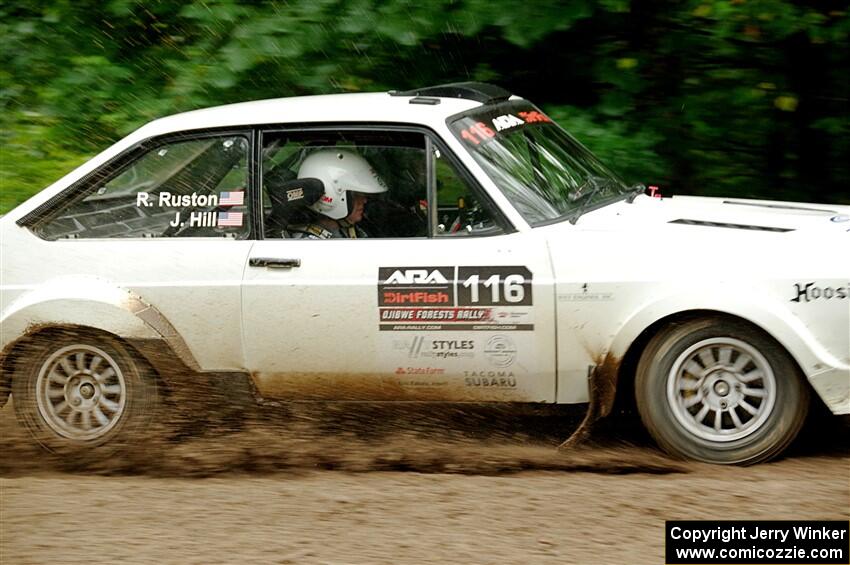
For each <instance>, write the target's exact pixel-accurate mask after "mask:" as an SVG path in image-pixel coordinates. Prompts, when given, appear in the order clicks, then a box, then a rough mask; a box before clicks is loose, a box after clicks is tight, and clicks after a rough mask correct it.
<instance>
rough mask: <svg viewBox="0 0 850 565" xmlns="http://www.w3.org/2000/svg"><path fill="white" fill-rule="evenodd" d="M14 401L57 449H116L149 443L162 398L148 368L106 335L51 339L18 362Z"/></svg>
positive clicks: (36, 433) (36, 432)
mask: <svg viewBox="0 0 850 565" xmlns="http://www.w3.org/2000/svg"><path fill="white" fill-rule="evenodd" d="M12 398H13V399H14V405H15V411H16V413H17V416H18V419H19V420H20V421H21V423H22V424H23V425H24V426H25V427H26V428H27V429H28V430H29V431H30V433H31V434H32V436H33V437H34V438H35V439H36V440H37V441H38V442H39V443H40V444H42V445H43V446H44V447H46V448H48V449H49V450H51V451H56V452H61V453H70V452H85V451H90V450H92V449H94V448H98V450H112V449H119V448H122V447H125V446H127V445H128V444H130V443H134V442H137V441H139V440H140V439H141V438H143V437H144V432H145V431H146V429H147V427H148V425H149V423H150V421H151V417H152V415H153V413H154V410H155V408H156V406H157V401H158V394H157V386H156V380H155V378H154V375H153V374H152V371H151V369H150V368H149V367H148V365H147V364H146V363H145V362H144V361H143V360H141V359H140V358H138V357H136V356H135V355H134V353H133V352H132V351H130V350H128V348H127V347H126V346H125V345H124V344H122V343H121V342H120V341H118V340H117V339H115V338H112V337H110V336H107V335H103V334H96V333H84V332H74V333H72V334H67V333H63V334H61V335H58V336H57V335H56V334H47V335H45V336H44V337H43V338H41V340H37V341H33V342H31V343H30V344H29V346H28V347H27V348H26V352H25V353H24V354H23V355H21V356H20V357H18V360H17V363H16V371H15V375H14V376H13V381H12Z"/></svg>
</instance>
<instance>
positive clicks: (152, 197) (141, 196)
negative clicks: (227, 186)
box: [136, 190, 245, 228]
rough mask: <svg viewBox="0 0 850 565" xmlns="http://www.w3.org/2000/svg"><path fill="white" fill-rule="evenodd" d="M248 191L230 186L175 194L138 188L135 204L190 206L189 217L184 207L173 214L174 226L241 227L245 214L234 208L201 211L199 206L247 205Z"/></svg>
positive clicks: (147, 206) (170, 223) (147, 205)
mask: <svg viewBox="0 0 850 565" xmlns="http://www.w3.org/2000/svg"><path fill="white" fill-rule="evenodd" d="M244 205H245V191H244V190H231V191H226V192H219V193H218V194H197V193H195V192H193V193H191V194H174V193H172V192H166V191H162V192H157V193H150V192H137V193H136V206H137V207H145V208H150V207H152V206H157V207H159V208H188V209H189V214H188V217H187V216H184V214H183V212H184V211H183V210H177V211H176V212H174V218H173V219H172V220H171V221H169V222H168V225H169V226H171V227H173V228H180V227H184V226H186V225H187V223H188V225H189V227H199V228H204V227H207V228H210V227H218V228H238V227H242V223H243V220H244V214H243V213H242V212H234V211H232V210H229V211H226V212H224V211H222V212H215V211H213V212H210V211H202V210H199V209H200V208H223V207H229V206H244Z"/></svg>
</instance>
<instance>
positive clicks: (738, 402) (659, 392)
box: [635, 318, 809, 465]
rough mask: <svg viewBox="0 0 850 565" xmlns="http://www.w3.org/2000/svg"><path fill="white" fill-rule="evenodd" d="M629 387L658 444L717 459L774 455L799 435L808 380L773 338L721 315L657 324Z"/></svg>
mask: <svg viewBox="0 0 850 565" xmlns="http://www.w3.org/2000/svg"><path fill="white" fill-rule="evenodd" d="M635 394H636V399H637V405H638V411H639V412H640V416H641V419H642V420H643V423H644V425H645V426H646V428H647V429H648V430H649V433H650V434H651V435H652V436H653V438H655V440H656V441H657V442H658V444H659V445H660V446H661V447H662V448H664V449H665V450H666V451H668V452H669V453H671V454H673V455H676V456H680V457H685V458H689V459H697V460H700V461H706V462H709V463H719V464H742V465H746V464H753V463H757V462H760V461H764V460H767V459H770V458H772V457H775V456H776V455H778V454H779V453H781V452H782V451H783V450H784V449H785V448H786V447H787V446H788V445H789V444H790V443H791V441H793V439H794V438H795V437H796V436H797V433H798V432H799V431H800V428H801V427H802V425H803V422H804V421H805V418H806V413H807V410H808V406H809V391H808V388H807V386H806V384H805V383H804V382H803V379H802V378H801V376H800V374H799V370H798V369H797V366H796V364H795V362H794V360H793V359H791V357H790V356H789V355H788V353H787V352H786V351H785V350H784V349H783V348H782V347H781V346H780V345H779V344H778V343H776V342H775V341H774V340H773V339H772V338H771V337H770V336H768V335H767V334H765V333H764V332H762V331H761V330H759V329H757V328H755V327H752V326H750V325H749V324H746V323H744V322H740V321H737V320H728V319H719V318H704V319H698V320H693V321H690V322H686V323H684V324H677V325H671V326H669V327H668V328H665V329H664V330H662V331H661V332H659V333H658V334H657V335H656V336H655V337H654V338H653V339H652V340H651V341H650V342H649V344H648V345H647V347H646V349H645V350H644V353H643V355H642V356H641V359H640V362H639V363H638V367H637V375H636V380H635Z"/></svg>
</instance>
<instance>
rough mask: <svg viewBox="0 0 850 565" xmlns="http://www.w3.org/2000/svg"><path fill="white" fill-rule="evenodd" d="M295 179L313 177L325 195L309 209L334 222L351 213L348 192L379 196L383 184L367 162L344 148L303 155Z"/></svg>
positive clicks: (382, 190)
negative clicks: (323, 186)
mask: <svg viewBox="0 0 850 565" xmlns="http://www.w3.org/2000/svg"><path fill="white" fill-rule="evenodd" d="M298 178H300V179H304V178H317V179H319V180H321V181H322V183H323V184H324V185H325V193H324V194H323V195H322V197H321V198H319V199H318V200H317V201H316V203H315V204H313V205H311V206H310V208H311V209H313V210H315V211H316V212H318V213H319V214H323V215H325V216H327V217H329V218H333V219H334V220H341V219H343V218H345V217H346V216H348V215H349V214H350V213H351V209H350V208H349V206H350V205H351V198H350V196H349V194H348V193H349V192H363V193H366V194H379V193H381V192H386V191H387V185H386V184H385V183H384V181H383V179H381V177H379V176H378V173H376V172H375V169H373V168H372V166H371V165H370V164H369V162H368V161H367V160H366V159H364V158H363V157H361V156H360V155H358V154H357V153H354V152H353V151H349V150H347V149H333V148H331V149H320V150H319V151H316V152H314V153H311V154H310V155H308V156H307V158H306V159H304V161H303V162H302V163H301V167H299V169H298Z"/></svg>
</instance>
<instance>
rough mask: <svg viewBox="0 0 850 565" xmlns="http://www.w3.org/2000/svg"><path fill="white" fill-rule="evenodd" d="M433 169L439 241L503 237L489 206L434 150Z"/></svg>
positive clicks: (445, 159)
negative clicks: (435, 179) (471, 237)
mask: <svg viewBox="0 0 850 565" xmlns="http://www.w3.org/2000/svg"><path fill="white" fill-rule="evenodd" d="M434 169H435V174H436V178H437V226H436V229H435V230H434V235H435V236H436V237H460V236H466V235H495V234H498V233H502V229H501V228H500V227H499V226H498V224H497V223H496V222H495V221H494V215H493V214H492V213H491V210H490V208H489V206H488V203H487V202H486V201H484V200H483V199H481V198H480V197H479V196H478V195H477V194H476V192H475V191H473V190H472V188H471V187H470V186H469V185H468V184H467V183H466V182H465V181H464V180H463V179H462V178H461V177H460V176H459V175H458V173H457V171H456V170H455V168H454V166H453V165H452V164H451V163H450V162H449V161H448V159H447V158H446V157H445V156H444V155H442V154H441V153H440V151H439V150H437V149H435V150H434Z"/></svg>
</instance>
